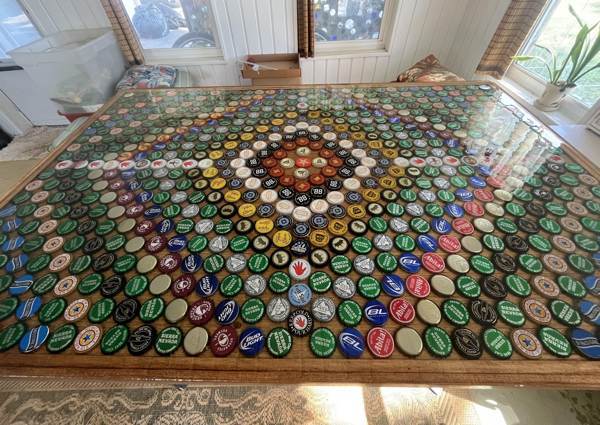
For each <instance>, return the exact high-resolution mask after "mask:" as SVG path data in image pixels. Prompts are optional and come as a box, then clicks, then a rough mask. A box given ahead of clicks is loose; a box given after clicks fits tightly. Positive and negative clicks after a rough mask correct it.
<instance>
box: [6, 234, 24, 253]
mask: <svg viewBox="0 0 600 425" xmlns="http://www.w3.org/2000/svg"><path fill="white" fill-rule="evenodd" d="M24 243H25V238H24V237H23V236H17V237H16V238H12V239H9V240H7V241H6V242H4V243H3V244H2V251H4V252H10V251H14V250H16V249H19V248H20V247H21V245H23V244H24Z"/></svg>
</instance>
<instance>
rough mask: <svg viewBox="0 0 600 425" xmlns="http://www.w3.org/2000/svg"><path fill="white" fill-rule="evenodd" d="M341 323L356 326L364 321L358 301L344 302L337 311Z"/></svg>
mask: <svg viewBox="0 0 600 425" xmlns="http://www.w3.org/2000/svg"><path fill="white" fill-rule="evenodd" d="M337 313H338V317H339V319H340V322H342V323H343V324H344V325H346V326H356V325H358V324H359V323H360V321H361V319H362V309H361V308H360V305H358V303H357V302H356V301H353V300H344V301H342V302H341V303H340V304H339V305H338V309H337Z"/></svg>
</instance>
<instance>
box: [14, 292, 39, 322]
mask: <svg viewBox="0 0 600 425" xmlns="http://www.w3.org/2000/svg"><path fill="white" fill-rule="evenodd" d="M41 307H42V299H41V298H40V297H38V296H36V297H33V298H28V299H26V300H25V301H21V303H20V304H19V306H18V307H17V311H16V315H17V319H19V320H26V319H29V318H30V317H33V316H35V315H36V313H37V312H38V311H39V310H40V308H41Z"/></svg>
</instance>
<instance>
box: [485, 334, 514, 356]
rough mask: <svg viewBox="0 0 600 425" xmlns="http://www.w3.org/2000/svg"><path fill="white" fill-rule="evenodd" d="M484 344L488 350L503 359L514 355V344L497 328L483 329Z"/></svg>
mask: <svg viewBox="0 0 600 425" xmlns="http://www.w3.org/2000/svg"><path fill="white" fill-rule="evenodd" d="M482 339H483V345H484V346H485V348H486V349H487V350H488V352H489V353H490V354H491V355H492V356H494V357H496V358H498V359H501V360H506V359H509V358H510V357H511V356H512V352H513V350H512V345H511V344H510V340H509V339H508V337H507V336H506V335H504V334H503V333H502V332H501V331H499V330H498V329H496V328H488V329H486V330H485V331H483V338H482Z"/></svg>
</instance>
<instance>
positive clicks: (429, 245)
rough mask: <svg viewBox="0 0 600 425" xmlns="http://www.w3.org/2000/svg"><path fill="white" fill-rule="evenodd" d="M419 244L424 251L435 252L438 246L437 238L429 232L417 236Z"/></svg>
mask: <svg viewBox="0 0 600 425" xmlns="http://www.w3.org/2000/svg"><path fill="white" fill-rule="evenodd" d="M417 245H419V248H421V250H422V251H424V252H435V251H436V250H437V248H438V244H437V241H436V240H435V238H434V237H433V236H430V235H427V234H424V235H419V236H417Z"/></svg>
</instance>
